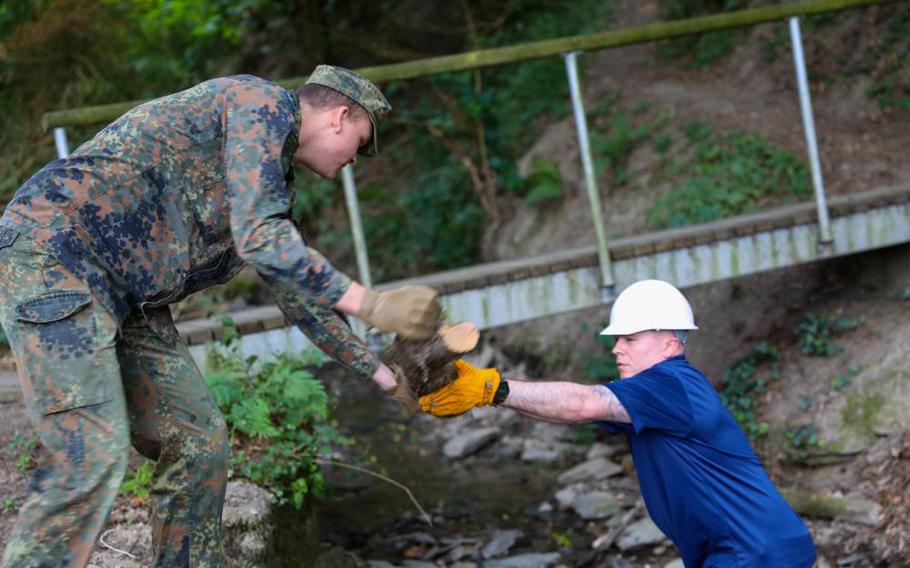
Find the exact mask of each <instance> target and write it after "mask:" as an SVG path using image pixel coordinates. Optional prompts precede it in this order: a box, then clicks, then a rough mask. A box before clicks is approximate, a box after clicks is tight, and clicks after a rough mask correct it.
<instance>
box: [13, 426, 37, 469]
mask: <svg viewBox="0 0 910 568" xmlns="http://www.w3.org/2000/svg"><path fill="white" fill-rule="evenodd" d="M6 445H7V447H8V448H9V450H10V451H11V452H13V453H14V454H15V456H16V468H17V469H18V470H19V471H22V472H26V471H29V470H31V469H34V468H35V466H36V465H37V463H36V461H35V458H36V454H37V452H38V438H36V437H35V435H34V434H27V433H26V432H23V431H22V430H19V429H18V428H17V429H16V430H15V431H14V432H13V436H12V438H10V440H9V441H8V442H7V443H6Z"/></svg>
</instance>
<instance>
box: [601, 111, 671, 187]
mask: <svg viewBox="0 0 910 568" xmlns="http://www.w3.org/2000/svg"><path fill="white" fill-rule="evenodd" d="M620 102H621V96H620V95H619V94H618V93H611V94H609V95H606V96H604V97H603V98H602V100H601V101H600V103H598V104H597V105H596V106H594V107H593V108H592V109H591V110H590V111H589V112H588V115H589V117H590V118H589V120H590V121H591V125H592V132H591V135H590V136H591V152H592V153H593V154H594V161H595V169H596V171H597V173H598V174H599V175H606V176H607V178H608V183H609V184H610V185H611V186H613V187H619V186H622V185H626V184H627V183H629V181H630V177H629V171H628V161H629V156H630V155H631V154H632V151H633V150H635V148H636V147H638V146H639V145H641V144H643V143H644V142H645V141H647V140H650V139H651V138H652V136H653V135H654V134H656V133H658V132H660V131H661V130H662V129H663V128H664V127H665V126H666V124H667V122H668V121H669V116H668V115H666V114H660V115H658V116H657V117H652V116H651V115H652V114H653V113H649V112H648V111H649V110H650V109H649V106H648V105H647V104H645V103H639V105H638V106H636V107H635V108H634V109H632V111H631V112H627V111H625V110H624V109H621V108H619V104H620ZM657 144H666V145H667V146H669V138H664V139H661V141H660V142H658V141H657V139H655V145H657Z"/></svg>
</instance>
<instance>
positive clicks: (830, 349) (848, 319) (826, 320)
mask: <svg viewBox="0 0 910 568" xmlns="http://www.w3.org/2000/svg"><path fill="white" fill-rule="evenodd" d="M861 321H862V318H860V319H859V320H857V319H855V318H853V317H852V316H849V315H844V316H837V315H835V314H828V315H823V316H816V315H815V313H813V312H808V313H807V314H806V316H805V317H804V318H803V319H802V320H800V322H799V323H798V324H797V325H796V328H795V329H794V330H793V335H795V336H796V337H797V338H798V341H799V349H800V351H802V352H803V353H804V354H806V355H812V356H816V357H831V356H832V355H837V354H838V353H840V352H841V351H843V350H844V349H843V347H841V346H840V345H838V344H837V343H835V342H834V341H833V338H834V336H836V335H840V334H842V333H846V332H848V331H852V330H854V329H856V328H857V327H858V326H859V324H860V323H861Z"/></svg>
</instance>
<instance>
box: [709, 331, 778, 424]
mask: <svg viewBox="0 0 910 568" xmlns="http://www.w3.org/2000/svg"><path fill="white" fill-rule="evenodd" d="M779 362H780V352H779V351H778V349H777V348H776V347H774V346H773V345H769V344H768V343H764V342H762V343H760V344H758V345H757V346H756V347H755V348H754V349H753V350H752V351H751V352H750V353H749V354H747V355H746V356H744V357H742V358H740V359H738V360H737V361H736V362H734V363H733V364H732V365H730V367H729V368H727V370H726V372H725V373H724V378H723V384H722V389H721V393H720V398H721V400H722V401H723V403H724V406H726V407H727V409H728V410H729V411H730V413H731V414H733V418H735V419H736V421H737V422H738V423H739V425H740V426H741V427H742V429H743V431H744V432H745V433H746V435H747V436H748V437H749V439H750V440H755V439H756V438H758V437H760V436H764V435H765V434H767V432H768V424H767V422H759V421H758V419H757V418H756V416H755V407H756V405H757V404H758V399H759V397H760V396H761V395H762V394H763V393H764V392H765V390H766V388H767V383H768V379H770V380H779V379H780V368H779Z"/></svg>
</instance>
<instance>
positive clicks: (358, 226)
mask: <svg viewBox="0 0 910 568" xmlns="http://www.w3.org/2000/svg"><path fill="white" fill-rule="evenodd" d="M341 181H342V184H343V185H344V200H345V202H346V203H347V206H348V217H350V219H351V236H353V237H354V254H355V255H356V257H357V272H358V273H359V275H360V283H361V284H363V285H364V286H366V287H367V288H372V287H373V279H372V277H371V276H370V260H369V257H368V256H367V241H366V237H364V235H363V221H362V219H361V217H360V203H359V202H358V201H357V186H356V185H355V184H354V168H353V167H352V166H351V165H350V164H348V165H347V166H345V167H344V168H342V169H341Z"/></svg>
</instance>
